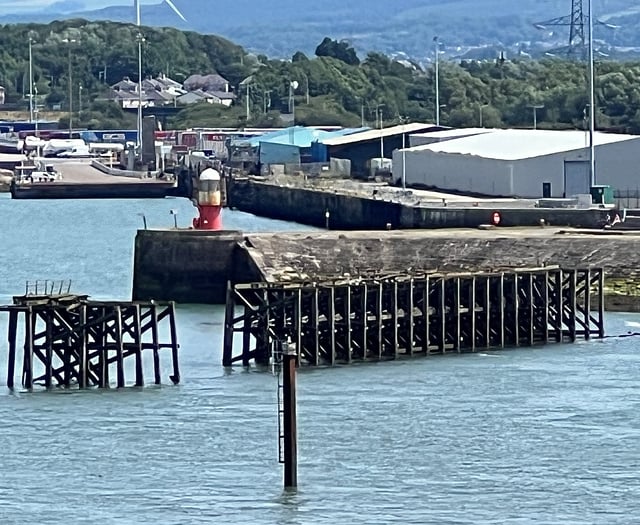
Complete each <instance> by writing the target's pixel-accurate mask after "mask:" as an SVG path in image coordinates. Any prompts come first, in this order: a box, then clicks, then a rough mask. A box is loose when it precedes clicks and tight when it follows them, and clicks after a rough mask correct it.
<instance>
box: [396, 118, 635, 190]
mask: <svg viewBox="0 0 640 525" xmlns="http://www.w3.org/2000/svg"><path fill="white" fill-rule="evenodd" d="M438 133H447V132H435V133H431V134H430V135H432V136H433V137H432V139H436V138H437V137H436V136H437V135H438ZM443 138H444V137H443ZM447 138H448V139H449V140H446V139H445V140H444V141H441V142H434V143H431V144H425V145H421V146H416V147H412V148H407V149H404V150H396V151H394V153H393V172H394V178H395V179H396V180H400V179H401V178H402V176H403V166H404V167H406V184H407V186H412V187H433V188H439V189H442V190H448V191H460V192H465V193H476V194H482V195H494V196H518V197H533V198H537V197H542V196H545V197H571V196H573V195H578V194H585V193H589V188H590V185H591V184H590V176H589V173H590V162H589V147H588V134H587V133H585V132H583V131H547V130H491V131H490V132H488V133H478V134H474V135H473V136H466V137H463V138H449V137H447ZM594 144H595V159H596V170H595V173H596V177H595V178H596V181H595V182H596V184H598V185H600V184H605V185H610V186H611V187H612V188H613V189H614V190H618V191H622V192H625V191H630V192H632V193H635V192H636V191H637V190H638V188H639V187H640V136H635V135H616V134H609V133H595V135H594Z"/></svg>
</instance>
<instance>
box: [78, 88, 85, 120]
mask: <svg viewBox="0 0 640 525" xmlns="http://www.w3.org/2000/svg"><path fill="white" fill-rule="evenodd" d="M83 89H84V88H83V87H82V82H80V83H79V84H78V113H82V90H83Z"/></svg>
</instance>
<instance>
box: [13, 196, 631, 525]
mask: <svg viewBox="0 0 640 525" xmlns="http://www.w3.org/2000/svg"><path fill="white" fill-rule="evenodd" d="M172 208H173V209H177V210H178V218H179V222H180V223H181V224H183V225H186V224H188V222H189V220H190V218H191V217H192V215H193V209H192V208H191V205H190V204H189V203H188V202H187V201H186V200H178V199H176V200H164V201H64V202H63V201H44V202H28V201H27V202H19V201H11V200H9V199H8V198H6V196H2V195H0V232H1V233H0V236H1V237H0V240H1V244H0V246H1V250H0V299H2V302H6V301H8V300H9V298H10V296H11V295H13V294H14V293H20V292H22V291H23V289H24V282H25V281H26V280H27V279H34V278H41V279H45V278H49V279H60V278H70V279H72V280H73V282H74V289H75V290H76V291H80V292H85V293H89V294H91V295H92V296H94V297H96V298H120V299H122V298H124V299H126V298H128V297H129V295H130V286H131V284H130V283H131V266H132V246H133V239H134V235H135V231H136V229H137V228H138V227H139V226H141V224H142V219H141V217H139V216H138V215H137V214H138V213H145V215H146V217H147V220H148V221H149V225H150V226H151V227H153V226H158V227H165V226H169V225H170V224H172V217H171V216H170V215H169V210H170V209H172ZM225 219H226V225H227V227H230V228H241V229H245V230H275V229H278V230H281V229H292V228H299V227H296V226H295V225H290V224H286V223H277V222H274V221H267V220H263V219H258V218H255V217H252V216H249V215H245V214H241V213H227V214H226V217H225ZM178 315H179V336H180V340H181V352H182V353H181V365H182V374H183V384H182V385H180V386H178V387H172V386H163V387H162V388H147V389H145V390H143V391H139V390H135V389H128V390H126V391H120V392H116V391H110V392H98V391H87V392H55V393H34V394H27V393H16V394H10V393H9V392H8V391H7V390H6V387H5V386H4V385H5V378H4V374H5V368H6V365H5V361H6V343H5V342H4V339H5V336H4V334H5V333H6V332H5V328H4V324H3V325H2V326H0V331H1V333H0V338H1V339H0V341H1V342H0V422H1V423H0V450H2V456H1V459H0V524H3V525H7V524H24V523H39V524H49V523H50V524H54V523H55V524H60V523H65V524H66V523H69V524H76V523H78V524H85V523H86V524H91V525H94V524H96V523H100V524H103V525H108V524H130V523H136V524H138V523H139V524H153V525H157V524H191V523H194V524H199V523H252V524H254V523H255V524H263V523H264V524H269V523H283V524H306V523H326V524H350V523H468V524H476V523H518V524H522V523H558V524H570V523H602V524H612V523H638V521H639V520H640V475H639V474H638V473H639V472H640V417H639V416H640V348H639V347H638V343H640V340H635V339H634V338H627V339H608V340H606V341H602V342H593V343H582V344H577V345H574V346H552V347H547V348H538V349H535V350H518V351H505V352H502V353H497V352H496V353H489V354H481V355H470V356H462V357H444V358H430V359H416V360H413V361H404V362H397V363H387V364H379V365H368V366H353V367H344V368H340V369H336V370H315V371H308V370H306V371H303V372H302V373H301V374H300V376H299V407H298V410H299V432H300V434H299V437H300V468H299V479H300V485H301V487H300V490H299V491H298V492H297V493H295V494H287V493H283V491H282V489H281V470H280V468H279V465H278V464H277V439H276V406H275V401H276V400H275V391H276V382H275V379H274V378H273V377H272V376H270V375H269V374H266V373H258V372H251V373H247V372H243V371H241V370H236V371H234V372H233V373H231V374H227V373H225V372H224V370H223V369H222V368H221V367H220V361H221V353H220V347H221V336H222V327H221V323H222V315H223V312H222V309H221V308H218V307H195V306H186V307H181V308H179V311H178ZM5 321H6V320H5V319H2V321H0V323H5ZM638 326H640V317H639V316H634V315H616V316H610V317H609V321H608V333H609V334H620V333H625V332H627V331H628V330H631V331H638V328H637V327H638ZM165 361H166V363H165V364H166V365H168V360H165ZM167 373H168V371H167ZM167 373H165V377H166V375H167Z"/></svg>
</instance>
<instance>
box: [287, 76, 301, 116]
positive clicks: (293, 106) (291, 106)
mask: <svg viewBox="0 0 640 525" xmlns="http://www.w3.org/2000/svg"><path fill="white" fill-rule="evenodd" d="M298 85H299V84H298V81H297V80H292V81H290V82H289V111H290V112H291V116H292V118H293V125H294V126H295V125H296V97H295V91H296V89H298Z"/></svg>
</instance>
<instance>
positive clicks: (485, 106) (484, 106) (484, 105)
mask: <svg viewBox="0 0 640 525" xmlns="http://www.w3.org/2000/svg"><path fill="white" fill-rule="evenodd" d="M487 107H489V104H480V108H479V109H480V127H481V128H482V127H483V126H482V124H483V122H482V109H483V108H487Z"/></svg>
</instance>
